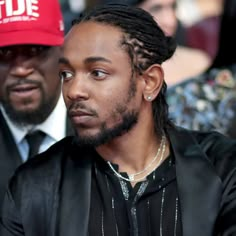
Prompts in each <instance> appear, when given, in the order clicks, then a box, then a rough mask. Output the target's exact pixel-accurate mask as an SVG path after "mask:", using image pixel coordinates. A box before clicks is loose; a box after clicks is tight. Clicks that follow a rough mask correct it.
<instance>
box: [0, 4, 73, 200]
mask: <svg viewBox="0 0 236 236" xmlns="http://www.w3.org/2000/svg"><path fill="white" fill-rule="evenodd" d="M18 2H19V1H17V0H9V1H5V2H3V3H2V4H1V5H0V12H1V14H0V102H1V105H0V173H1V178H0V204H1V203H2V200H3V192H5V186H6V184H7V181H8V178H9V177H10V176H11V175H12V174H13V172H14V171H15V169H16V168H17V167H18V166H19V165H20V164H22V163H23V162H25V161H26V160H27V159H28V158H31V157H32V156H34V155H35V153H39V152H42V151H44V150H46V149H47V148H48V147H49V146H51V145H52V144H54V143H55V142H56V141H59V140H60V139H61V138H63V137H65V136H66V134H69V133H72V130H71V129H70V123H69V121H68V119H67V116H66V108H65V104H64V101H63V98H62V96H61V80H60V78H59V76H58V73H59V69H58V58H59V57H60V54H61V48H60V47H61V45H62V43H63V40H64V26H63V18H62V13H61V10H60V5H59V3H58V1H57V0H50V1H35V2H31V4H25V3H24V5H18Z"/></svg>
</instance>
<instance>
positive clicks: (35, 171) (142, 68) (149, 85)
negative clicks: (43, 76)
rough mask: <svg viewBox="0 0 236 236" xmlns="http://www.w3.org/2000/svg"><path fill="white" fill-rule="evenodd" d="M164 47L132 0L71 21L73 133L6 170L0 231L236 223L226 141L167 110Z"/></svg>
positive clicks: (233, 230) (136, 229)
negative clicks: (9, 173)
mask: <svg viewBox="0 0 236 236" xmlns="http://www.w3.org/2000/svg"><path fill="white" fill-rule="evenodd" d="M174 50H175V43H174V42H173V41H172V39H171V38H168V37H166V36H165V35H164V33H163V32H162V30H161V29H160V27H159V26H158V25H157V23H156V22H155V21H154V20H153V18H152V16H151V15H150V14H149V13H147V12H145V11H144V10H142V9H138V8H132V7H128V6H124V5H104V6H100V7H97V8H95V9H93V10H91V11H90V12H88V13H86V14H85V15H83V16H81V18H80V19H79V20H75V21H74V23H73V26H72V28H71V30H70V31H69V33H68V34H67V36H66V38H65V42H64V46H63V54H62V57H61V58H60V59H59V64H60V73H59V75H60V78H61V79H62V80H63V88H62V90H63V97H64V101H65V104H66V106H67V110H68V115H69V117H70V119H71V121H72V123H73V125H74V129H75V131H76V137H67V138H65V139H63V140H61V141H60V142H58V143H56V144H55V145H53V146H52V147H51V148H50V149H48V150H47V151H46V152H44V153H41V154H39V155H38V156H37V158H33V159H31V160H29V161H28V162H27V163H25V164H23V165H21V166H20V167H19V168H18V169H17V170H16V172H15V174H14V176H13V177H12V178H11V180H10V182H9V186H8V190H7V193H6V195H5V200H4V203H3V206H4V207H3V209H2V213H1V226H0V234H1V235H3V236H16V235H18V236H22V235H30V236H42V235H44V236H53V235H60V236H65V235H66V236H75V235H79V236H87V235H90V236H94V235H96V236H100V235H101V236H103V235H104V236H113V235H114V236H115V235H116V236H117V235H120V236H128V235H129V236H130V235H133V236H144V235H145V236H153V235H154V236H155V235H157V236H159V235H160V236H161V235H163V236H169V235H178V236H179V235H184V236H190V235H191V236H210V235H235V234H236V218H235V213H236V190H235V189H236V188H235V187H234V186H235V183H236V174H235V167H236V158H234V157H236V143H235V141H233V140H230V139H228V138H226V137H225V136H223V135H221V134H219V133H216V132H209V133H201V132H197V131H190V130H185V129H182V128H180V127H176V126H175V125H174V124H172V122H171V121H170V120H169V118H168V106H167V103H166V101H165V90H166V84H165V81H164V72H163V70H162V67H161V64H162V63H163V62H164V61H165V60H167V59H168V58H170V57H171V55H172V54H173V53H174Z"/></svg>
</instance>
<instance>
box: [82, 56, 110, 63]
mask: <svg viewBox="0 0 236 236" xmlns="http://www.w3.org/2000/svg"><path fill="white" fill-rule="evenodd" d="M98 61H103V62H108V63H111V61H110V60H108V59H106V58H104V57H88V58H86V59H85V61H84V62H85V63H86V64H89V63H93V62H98Z"/></svg>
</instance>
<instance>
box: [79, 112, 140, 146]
mask: <svg viewBox="0 0 236 236" xmlns="http://www.w3.org/2000/svg"><path fill="white" fill-rule="evenodd" d="M137 121H138V112H137V111H132V112H128V113H126V114H123V115H122V119H121V122H120V123H118V124H116V125H114V126H113V127H111V128H108V127H107V125H106V123H105V122H104V123H102V125H101V128H100V132H99V133H98V134H97V135H93V136H80V135H79V132H78V134H77V135H76V137H75V142H76V144H77V145H78V146H88V147H98V146H100V145H103V144H105V143H108V142H109V141H111V140H113V139H114V138H117V137H119V136H122V135H123V134H125V133H127V132H128V131H130V130H131V129H132V128H133V127H134V126H135V124H136V123H137Z"/></svg>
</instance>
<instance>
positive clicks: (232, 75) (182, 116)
mask: <svg viewBox="0 0 236 236" xmlns="http://www.w3.org/2000/svg"><path fill="white" fill-rule="evenodd" d="M235 25H236V1H235V0H224V7H223V14H222V18H221V23H220V32H219V42H218V45H219V46H218V52H217V54H216V56H215V58H214V61H213V63H212V64H211V66H210V67H209V68H208V69H207V70H206V72H205V73H202V74H200V75H198V76H197V77H193V78H189V79H188V80H186V81H184V82H183V83H180V84H177V85H176V86H174V87H172V88H169V89H168V92H167V100H168V103H169V109H170V116H171V118H172V119H173V121H174V122H175V123H176V124H178V125H181V126H184V127H186V128H191V129H195V130H203V131H209V130H217V131H219V132H221V133H223V134H225V135H227V136H229V137H232V138H236V43H235V42H236V36H235V34H232V30H233V29H234V27H235Z"/></svg>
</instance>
